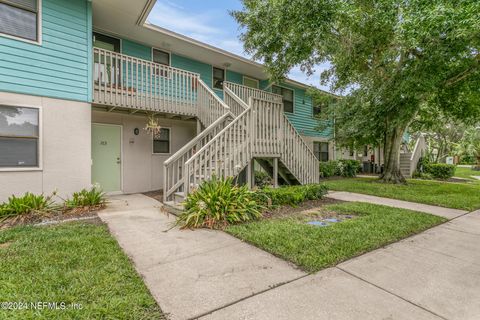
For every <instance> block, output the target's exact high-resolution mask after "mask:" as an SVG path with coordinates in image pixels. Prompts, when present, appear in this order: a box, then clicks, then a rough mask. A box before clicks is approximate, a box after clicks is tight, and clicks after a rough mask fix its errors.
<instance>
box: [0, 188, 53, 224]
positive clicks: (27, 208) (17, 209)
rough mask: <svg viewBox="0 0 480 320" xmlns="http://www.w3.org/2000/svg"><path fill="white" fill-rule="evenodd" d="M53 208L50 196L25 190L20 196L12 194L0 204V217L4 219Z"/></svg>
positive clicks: (44, 211) (47, 210)
mask: <svg viewBox="0 0 480 320" xmlns="http://www.w3.org/2000/svg"><path fill="white" fill-rule="evenodd" d="M54 209H55V205H54V202H53V200H52V196H44V195H43V194H40V195H35V194H33V193H30V192H27V193H25V194H24V195H23V196H21V197H16V196H14V195H12V196H11V197H9V198H8V201H7V202H5V203H2V204H0V218H2V219H6V218H8V217H13V216H18V215H23V214H30V213H46V212H49V211H52V210H54Z"/></svg>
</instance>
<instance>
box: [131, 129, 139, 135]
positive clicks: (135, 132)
mask: <svg viewBox="0 0 480 320" xmlns="http://www.w3.org/2000/svg"><path fill="white" fill-rule="evenodd" d="M139 133H140V130H139V129H138V128H135V129H133V134H134V135H136V136H138V134H139Z"/></svg>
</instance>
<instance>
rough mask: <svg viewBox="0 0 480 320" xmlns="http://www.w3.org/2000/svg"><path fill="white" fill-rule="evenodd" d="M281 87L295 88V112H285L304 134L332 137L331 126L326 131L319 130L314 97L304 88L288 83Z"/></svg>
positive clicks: (296, 127)
mask: <svg viewBox="0 0 480 320" xmlns="http://www.w3.org/2000/svg"><path fill="white" fill-rule="evenodd" d="M280 86H281V87H285V88H289V89H293V91H294V99H295V100H294V109H293V113H285V115H286V116H287V118H288V119H289V120H290V121H291V122H292V124H293V126H294V127H295V129H297V131H298V132H299V133H300V134H301V135H304V136H309V137H321V138H326V139H328V138H330V137H331V135H332V130H331V129H330V128H329V129H327V130H324V131H321V132H320V131H318V130H316V129H315V128H316V127H318V125H319V122H318V120H317V119H315V118H314V117H313V105H312V98H311V97H310V96H309V95H308V94H307V92H306V90H305V89H303V88H298V87H295V86H291V85H288V84H281V85H280Z"/></svg>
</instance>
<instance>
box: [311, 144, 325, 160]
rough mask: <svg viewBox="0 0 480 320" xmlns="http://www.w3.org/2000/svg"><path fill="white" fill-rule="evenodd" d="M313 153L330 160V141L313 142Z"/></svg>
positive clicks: (321, 158)
mask: <svg viewBox="0 0 480 320" xmlns="http://www.w3.org/2000/svg"><path fill="white" fill-rule="evenodd" d="M313 153H314V154H315V156H316V157H317V159H318V160H320V161H322V162H325V161H328V142H317V141H315V142H313Z"/></svg>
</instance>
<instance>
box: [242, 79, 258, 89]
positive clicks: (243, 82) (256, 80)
mask: <svg viewBox="0 0 480 320" xmlns="http://www.w3.org/2000/svg"><path fill="white" fill-rule="evenodd" d="M245 79H248V80H253V81H255V82H256V83H257V88H256V89H258V90H260V80H258V79H255V78H252V77H249V76H243V77H242V85H244V86H245Z"/></svg>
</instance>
